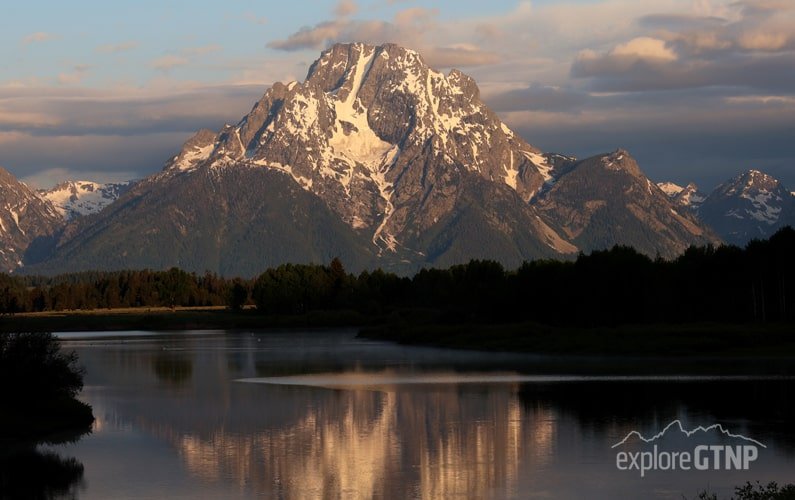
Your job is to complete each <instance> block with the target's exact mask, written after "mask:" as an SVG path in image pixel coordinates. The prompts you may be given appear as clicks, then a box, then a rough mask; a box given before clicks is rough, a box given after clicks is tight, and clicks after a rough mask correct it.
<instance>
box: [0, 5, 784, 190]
mask: <svg viewBox="0 0 795 500" xmlns="http://www.w3.org/2000/svg"><path fill="white" fill-rule="evenodd" d="M3 18H4V22H3V29H2V30H0V166H3V167H4V168H6V169H8V170H9V171H11V173H13V174H14V175H16V176H17V177H18V178H21V179H23V180H24V181H26V182H27V183H28V184H30V185H32V186H35V187H49V186H51V185H53V184H55V183H56V182H58V181H62V180H66V179H87V180H96V181H100V182H108V181H121V180H127V179H133V178H141V177H144V176H146V175H149V174H152V173H154V172H157V171H159V170H160V169H162V167H163V164H164V162H165V160H166V159H168V158H169V157H170V156H172V155H174V154H175V153H176V152H178V151H179V149H180V146H181V144H182V143H183V142H184V141H185V140H186V139H187V138H188V137H190V136H191V135H192V134H193V133H195V131H197V130H198V129H200V128H203V127H206V128H211V129H215V130H217V129H220V128H221V127H222V126H223V125H224V124H225V123H237V122H238V121H239V120H240V118H242V116H243V115H245V114H246V113H247V112H248V111H249V110H250V109H251V106H252V105H253V104H254V102H255V101H256V100H257V99H258V98H259V97H260V96H261V95H262V94H263V93H264V92H265V90H267V88H268V87H269V86H270V85H271V84H272V83H273V82H275V81H282V82H288V81H293V80H299V81H300V80H303V79H304V77H305V76H306V71H307V69H308V67H309V65H310V64H311V63H312V62H313V61H314V60H315V59H316V58H317V57H318V56H319V54H320V52H321V51H322V50H323V49H325V48H326V47H328V46H330V45H331V44H333V43H335V42H350V41H364V42H369V43H375V44H380V43H384V42H393V43H397V44H400V45H403V46H406V47H410V48H413V49H416V50H418V51H419V52H420V53H421V54H422V55H423V57H424V58H425V60H426V61H427V62H428V63H429V64H430V65H431V66H433V67H435V68H436V69H439V70H447V69H450V68H453V67H455V68H459V69H461V70H462V71H464V72H465V73H467V74H470V75H471V76H473V77H474V78H475V79H476V81H477V82H478V85H479V87H480V89H481V96H482V98H483V100H484V101H485V102H486V104H487V105H489V106H490V107H492V109H494V110H495V111H496V112H497V113H498V115H499V116H500V117H501V118H502V119H503V120H504V121H505V122H506V123H507V124H508V125H509V126H510V127H511V128H513V129H514V130H515V131H516V132H517V133H519V134H520V135H521V136H522V137H523V138H524V139H525V140H527V141H528V142H529V143H530V144H533V145H534V146H536V147H539V148H541V149H542V150H544V151H549V152H559V153H566V154H571V155H575V156H577V157H587V156H590V155H594V154H599V153H603V152H607V151H612V150H615V149H617V148H619V147H621V148H624V149H627V150H629V151H630V153H632V154H633V156H635V157H636V159H637V160H638V162H639V164H640V166H641V168H642V169H643V170H644V171H645V172H646V173H647V175H649V177H651V178H652V179H653V180H656V181H663V180H670V181H674V182H678V183H681V184H686V183H688V182H696V183H697V184H698V185H699V186H700V187H702V189H705V190H709V189H711V188H713V187H714V186H715V185H717V184H718V183H720V182H722V181H724V180H726V179H728V178H730V177H732V176H734V175H737V174H738V173H740V172H742V171H744V170H748V169H751V168H755V169H759V170H763V171H765V172H768V173H770V174H771V175H774V176H776V177H777V178H779V179H780V180H782V181H783V182H784V184H785V185H786V186H787V187H789V188H790V189H795V1H792V0H659V1H654V2H638V1H637V0H579V1H578V0H568V1H541V0H537V1H507V0H492V1H489V2H483V1H481V0H478V1H467V0H458V1H453V0H450V1H438V2H428V1H419V0H416V1H412V0H329V1H324V0H320V1H312V2H308V1H291V2H265V1H254V0H226V1H224V2H217V1H208V0H192V1H181V0H172V1H168V0H157V1H155V0H138V1H136V2H107V1H101V2H100V1H94V0H73V1H71V2H56V1H54V0H52V1H36V0H30V1H28V2H14V5H13V6H6V7H4V12H3Z"/></svg>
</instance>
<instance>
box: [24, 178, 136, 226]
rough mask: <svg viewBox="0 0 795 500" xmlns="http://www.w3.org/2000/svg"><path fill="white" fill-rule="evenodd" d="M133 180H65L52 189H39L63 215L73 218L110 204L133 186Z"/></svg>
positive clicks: (66, 217)
mask: <svg viewBox="0 0 795 500" xmlns="http://www.w3.org/2000/svg"><path fill="white" fill-rule="evenodd" d="M132 184H133V181H128V182H121V183H107V184H101V183H98V182H93V181H65V182H62V183H60V184H58V185H56V186H54V187H53V188H51V189H46V190H39V194H40V195H41V196H42V197H43V198H45V199H47V200H49V201H50V202H51V203H52V204H53V206H54V207H55V209H56V210H57V211H58V213H59V214H60V215H61V217H63V218H65V219H67V220H68V219H72V218H74V217H79V216H83V215H89V214H94V213H97V212H99V211H100V210H102V209H103V208H105V207H106V206H107V205H110V204H111V203H113V202H114V201H116V199H117V198H118V197H119V196H121V195H122V194H123V193H124V192H125V191H126V190H127V189H129V188H130V186H132Z"/></svg>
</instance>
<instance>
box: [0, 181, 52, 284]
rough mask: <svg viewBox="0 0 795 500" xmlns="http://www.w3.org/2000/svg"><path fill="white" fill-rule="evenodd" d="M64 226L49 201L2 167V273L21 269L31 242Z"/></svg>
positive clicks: (0, 261) (0, 266) (0, 218)
mask: <svg viewBox="0 0 795 500" xmlns="http://www.w3.org/2000/svg"><path fill="white" fill-rule="evenodd" d="M62 224H63V220H62V219H61V217H60V215H59V214H58V212H57V211H56V210H55V207H53V206H52V204H51V203H50V202H49V201H47V200H45V199H43V198H42V197H41V196H39V195H38V194H37V193H36V192H34V191H32V190H31V189H29V188H28V187H27V186H26V185H25V184H23V183H21V182H19V181H18V180H17V179H16V178H15V177H14V176H13V175H11V174H10V173H9V172H8V171H7V170H5V169H3V168H0V271H2V272H12V271H14V270H16V269H18V268H19V267H20V266H22V265H23V260H24V258H25V252H26V251H27V249H28V247H29V246H30V245H31V243H33V242H34V241H36V239H37V238H40V237H46V236H49V235H52V234H53V233H54V232H55V231H56V230H57V229H58V228H59V227H60V226H61V225H62Z"/></svg>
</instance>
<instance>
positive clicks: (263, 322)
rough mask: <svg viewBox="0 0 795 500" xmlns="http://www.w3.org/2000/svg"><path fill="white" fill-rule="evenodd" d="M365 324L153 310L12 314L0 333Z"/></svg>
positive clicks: (317, 315) (346, 315) (314, 315)
mask: <svg viewBox="0 0 795 500" xmlns="http://www.w3.org/2000/svg"><path fill="white" fill-rule="evenodd" d="M364 324H372V320H371V319H368V318H366V317H365V316H362V315H361V314H359V313H356V312H354V311H313V312H310V313H307V314H304V315H292V316H291V315H267V316H266V315H262V314H258V313H257V311H256V310H253V309H247V310H242V311H232V310H230V309H228V308H225V307H177V308H175V309H171V308H166V307H152V308H125V309H94V310H88V311H85V310H81V311H57V312H41V313H24V314H15V315H13V316H3V317H2V318H0V332H13V331H24V332H75V331H123V330H155V331H156V330H216V329H219V330H220V329H223V330H234V329H262V328H293V327H294V328H302V327H312V328H315V327H341V326H358V325H364Z"/></svg>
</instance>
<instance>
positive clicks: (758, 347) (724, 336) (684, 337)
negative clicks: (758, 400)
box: [359, 323, 795, 358]
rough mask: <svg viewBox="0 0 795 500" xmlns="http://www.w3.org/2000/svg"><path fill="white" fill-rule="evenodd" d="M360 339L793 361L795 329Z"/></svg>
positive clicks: (398, 330)
mask: <svg viewBox="0 0 795 500" xmlns="http://www.w3.org/2000/svg"><path fill="white" fill-rule="evenodd" d="M359 336H360V337H361V338H366V339H371V340H386V341H392V342H397V343H399V344H405V345H421V346H429V347H444V348H452V349H467V350H479V351H503V352H527V353H537V354H553V355H561V354H567V355H597V356H726V357H793V358H795V329H794V328H793V326H792V325H786V324H753V325H733V324H718V323H700V324H682V325H634V326H633V325H625V326H617V327H601V328H571V327H555V326H548V325H540V324H535V323H522V324H506V325H438V324H425V325H411V324H392V325H383V326H375V327H365V328H363V329H362V330H361V332H360V333H359Z"/></svg>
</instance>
